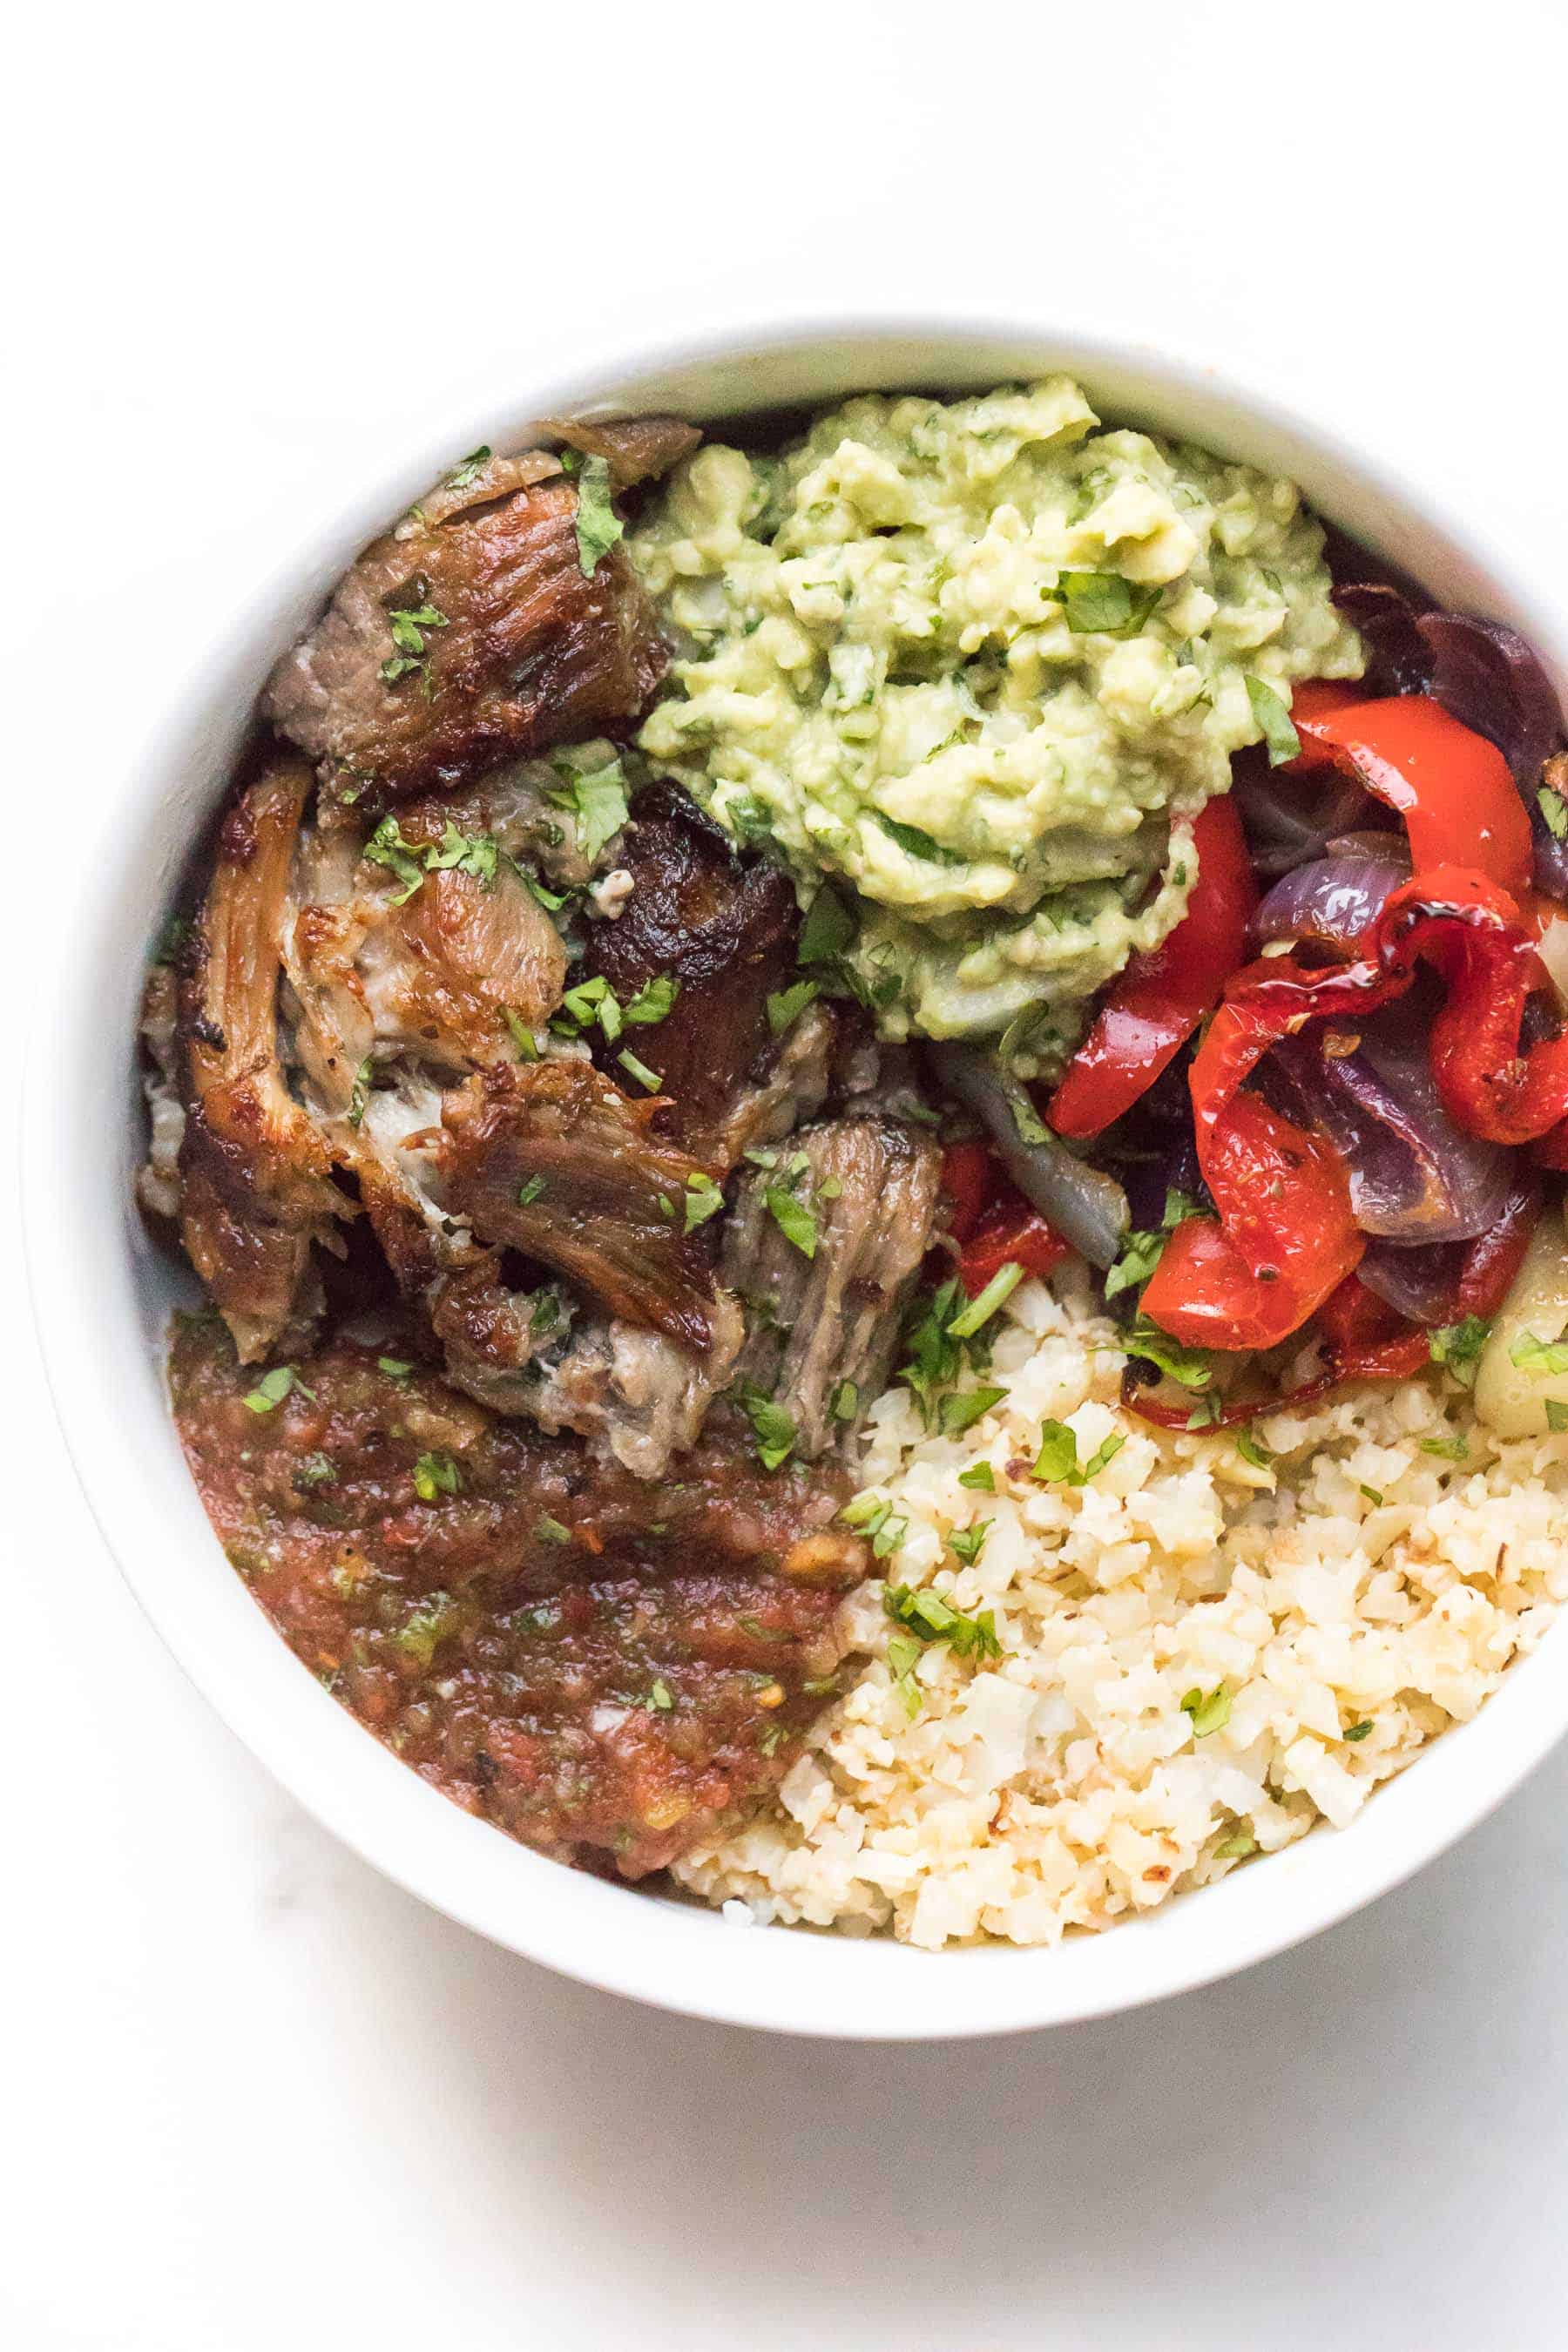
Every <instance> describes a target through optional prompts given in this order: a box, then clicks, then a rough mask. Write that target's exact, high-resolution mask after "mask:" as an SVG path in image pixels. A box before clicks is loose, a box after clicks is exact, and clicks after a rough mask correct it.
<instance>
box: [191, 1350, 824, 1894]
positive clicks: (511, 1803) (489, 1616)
mask: <svg viewBox="0 0 1568 2352" xmlns="http://www.w3.org/2000/svg"><path fill="white" fill-rule="evenodd" d="M388 1366H392V1367H394V1369H390V1370H389V1369H387V1367H388ZM281 1369H282V1370H286V1371H287V1372H288V1375H289V1377H288V1379H287V1380H286V1381H285V1380H283V1379H280V1378H279V1373H278V1372H277V1371H275V1372H273V1373H270V1374H268V1375H265V1376H260V1375H258V1373H257V1372H256V1371H255V1370H253V1369H252V1370H247V1369H246V1368H244V1367H242V1366H240V1365H239V1364H238V1363H237V1361H236V1360H235V1355H234V1349H233V1348H232V1346H231V1344H230V1342H229V1340H228V1339H227V1337H226V1334H225V1332H224V1330H223V1328H222V1326H221V1325H220V1324H219V1323H218V1322H217V1320H216V1318H211V1317H205V1316H204V1317H192V1318H184V1319H183V1321H182V1324H181V1327H180V1328H179V1330H178V1332H177V1334H176V1337H175V1340H174V1349H173V1352H172V1357H171V1362H170V1379H171V1383H172V1387H173V1392H174V1415H175V1421H176V1423H177V1426H178V1429H179V1433H180V1438H181V1442H182V1443H183V1444H184V1449H185V1453H186V1456H187V1458H188V1460H189V1462H190V1465H191V1469H192V1472H193V1474H194V1475H195V1480H196V1484H197V1486H198V1487H199V1489H200V1492H201V1496H202V1500H203V1503H204V1504H205V1507H206V1510H207V1513H208V1516H209V1517H210V1518H211V1520H212V1522H213V1526H214V1528H216V1532H217V1535H218V1538H219V1540H220V1541H221V1542H222V1544H223V1546H224V1549H225V1550H226V1553H227V1555H228V1558H229V1559H230V1560H231V1561H232V1563H233V1565H234V1566H235V1568H236V1569H237V1570H238V1571H239V1573H240V1575H241V1576H242V1577H243V1578H244V1580H245V1581H246V1583H247V1585H248V1586H249V1588H250V1591H251V1592H252V1593H253V1594H254V1596H255V1598H256V1599H257V1600H258V1601H259V1602H260V1604H261V1606H262V1608H263V1609H265V1610H266V1612H267V1613H268V1616H269V1617H270V1618H271V1620H272V1622H273V1623H274V1624H275V1625H276V1626H277V1628H278V1630H279V1633H281V1634H282V1635H283V1637H284V1639H285V1640H286V1641H287V1643H289V1648H290V1649H292V1650H293V1651H294V1653H295V1654H296V1655H297V1656H299V1657H300V1658H301V1659H303V1661H304V1663H305V1664H307V1665H308V1666H310V1668H311V1670H312V1671H313V1672H314V1673H315V1674H316V1675H318V1676H319V1677H320V1678H321V1681H322V1683H323V1684H324V1685H326V1687H327V1688H328V1689H329V1690H330V1691H331V1694H332V1696H334V1697H335V1698H336V1699H338V1700H339V1702H340V1703H341V1704H342V1706H345V1707H346V1708H347V1709H348V1710H349V1712H350V1714H352V1715H354V1716H356V1717H358V1718H359V1720H360V1721H361V1722H362V1723H363V1724H364V1725H366V1726H367V1727H368V1728H369V1729H370V1730H372V1731H374V1733H375V1734H376V1735H377V1737H378V1738H381V1739H383V1740H384V1741H385V1743H386V1745H387V1746H388V1747H389V1748H393V1749H394V1750H395V1752H396V1753H397V1754H398V1755H399V1756H400V1757H401V1758H402V1759H403V1760H404V1762H405V1763H406V1764H411V1765H412V1766H413V1767H414V1769H416V1771H417V1772H418V1773H419V1774H420V1776H421V1778H422V1779H424V1780H428V1781H429V1782H430V1783H431V1784H432V1785H433V1786H434V1787H436V1788H437V1789H439V1790H442V1791H443V1792H444V1794H446V1795H447V1796H448V1797H451V1798H454V1799H455V1800H456V1801H458V1803H459V1804H461V1805H463V1806H464V1807H466V1809H467V1810H468V1811H470V1812H473V1813H479V1814H482V1815H483V1816H484V1817H485V1818H486V1819H488V1820H489V1821H492V1822H495V1823H496V1824H497V1825H498V1826H499V1827H500V1828H501V1829H503V1830H506V1831H508V1832H510V1834H511V1835H513V1836H514V1837H518V1838H521V1839H523V1840H525V1841H526V1843H529V1844H530V1845H532V1846H536V1847H538V1848H540V1849H541V1850H542V1851H543V1852H545V1853H556V1854H560V1855H563V1856H569V1857H571V1858H573V1859H575V1860H578V1861H582V1862H589V1863H593V1864H597V1865H598V1866H600V1867H605V1868H608V1867H612V1866H613V1867H614V1868H615V1869H616V1870H617V1871H619V1872H620V1873H621V1874H622V1875H624V1876H626V1877H628V1878H637V1877H641V1876H643V1875H644V1874H647V1872H649V1871H652V1870H657V1869H659V1868H660V1867H662V1866H663V1865H664V1864H666V1863H668V1861H669V1860H670V1859H671V1857H672V1856H673V1855H674V1854H675V1853H678V1852H679V1851H680V1850H681V1849H682V1848H683V1847H684V1846H686V1845H689V1843H691V1842H692V1840H693V1838H694V1836H695V1835H696V1834H697V1833H698V1832H699V1831H700V1830H701V1829H702V1828H703V1827H704V1826H706V1825H710V1824H711V1823H713V1822H716V1821H717V1820H718V1819H719V1818H720V1817H721V1815H722V1814H723V1813H724V1812H725V1811H728V1810H729V1809H731V1807H734V1806H736V1805H741V1804H744V1803H746V1802H748V1801H752V1800H754V1799H755V1798H757V1797H758V1796H760V1795H761V1794H762V1793H763V1792H764V1791H765V1790H768V1789H769V1788H771V1787H772V1786H773V1784H774V1782H775V1781H776V1780H778V1779H779V1777H780V1776H781V1774H782V1773H783V1772H784V1770H785V1769H787V1768H788V1765H789V1764H790V1762H791V1761H792V1760H793V1758H794V1756H795V1754H796V1753H797V1752H798V1746H797V1743H798V1738H799V1735H800V1733H801V1731H802V1730H803V1728H804V1727H805V1725H806V1724H807V1723H808V1722H810V1721H811V1719H812V1718H813V1717H815V1716H816V1714H817V1713H818V1712H819V1711H820V1709H821V1707H822V1706H823V1704H824V1702H825V1698H826V1696H827V1695H828V1694H829V1693H830V1692H831V1691H832V1689H833V1687H834V1669H835V1664H836V1660H837V1648H836V1645H835V1643H834V1642H833V1639H832V1634H831V1628H832V1621H833V1616H834V1612H835V1611H836V1610H837V1606H838V1602H839V1601H840V1599H841V1597H842V1594H843V1591H844V1589H845V1587H846V1585H847V1584H849V1583H852V1582H854V1581H855V1580H857V1579H858V1577H859V1576H860V1575H862V1574H863V1573H864V1572H865V1567H866V1563H867V1559H868V1554H867V1550H866V1547H865V1545H864V1544H863V1543H862V1542H861V1541H860V1539H859V1538H858V1537H856V1536H854V1535H852V1534H851V1533H850V1532H848V1531H847V1529H845V1528H841V1527H838V1526H836V1525H835V1524H834V1514H835V1513H836V1511H837V1508H838V1506H839V1504H840V1502H841V1500H842V1498H843V1496H844V1495H845V1494H847V1491H848V1486H847V1481H846V1480H845V1479H844V1478H843V1477H842V1476H837V1477H836V1476H835V1475H834V1474H832V1473H824V1472H815V1473H807V1472H805V1471H801V1470H798V1469H794V1468H789V1469H784V1470H782V1471H780V1472H777V1473H775V1474H768V1473H765V1472H763V1471H761V1470H760V1469H758V1468H757V1467H756V1466H755V1465H754V1464H752V1463H751V1462H748V1461H747V1460H745V1459H744V1458H742V1455H741V1454H740V1452H739V1450H738V1449H736V1448H733V1447H731V1448H728V1449H722V1448H721V1447H719V1446H709V1445H703V1446H700V1447H699V1448H698V1449H697V1450H696V1451H695V1452H694V1453H693V1454H691V1455H690V1456H689V1458H688V1460H687V1461H686V1462H684V1463H683V1464H682V1465H681V1472H680V1475H679V1477H677V1478H675V1479H672V1480H670V1481H668V1482H665V1483H661V1484H659V1485H657V1486H654V1485H649V1484H648V1483H647V1482H645V1481H642V1480H639V1479H637V1478H634V1477H632V1476H631V1475H629V1473H626V1472H617V1471H616V1470H613V1469H607V1468H605V1466H604V1465H589V1464H588V1463H587V1461H586V1459H585V1457H584V1454H583V1452H582V1449H581V1447H579V1446H577V1445H575V1444H573V1443H572V1442H571V1441H570V1440H564V1439H562V1440H557V1439H551V1438H548V1437H545V1436H542V1435H541V1434H540V1433H538V1432H537V1431H534V1430H531V1429H530V1428H529V1427H527V1426H526V1425H522V1424H519V1423H515V1422H506V1421H500V1420H498V1419H497V1418H496V1417H495V1416H493V1415H491V1414H489V1413H488V1412H485V1411H484V1410H483V1409H482V1408H481V1407H479V1406H478V1405H476V1404H474V1403H472V1402H470V1401H469V1400H468V1398H466V1397H463V1396H460V1395H458V1392H457V1391H455V1390H453V1389H451V1388H449V1387H447V1384H446V1382H445V1381H441V1380H439V1379H437V1378H436V1377H435V1375H434V1374H432V1373H430V1372H428V1371H426V1370H419V1369H417V1368H415V1367H412V1366H408V1365H405V1364H400V1363H399V1360H397V1359H395V1358H391V1357H378V1355H377V1354H376V1352H375V1351H374V1350H373V1349H366V1348H360V1347H356V1346H353V1345H352V1344H350V1343H349V1342H347V1341H342V1340H339V1341H336V1342H334V1343H333V1344H331V1346H329V1347H327V1348H325V1349H321V1351H320V1352H318V1353H317V1354H315V1355H313V1356H311V1357H310V1358H308V1359H307V1360H304V1361H303V1362H302V1363H301V1364H300V1365H299V1366H298V1367H297V1368H296V1367H285V1368H281Z"/></svg>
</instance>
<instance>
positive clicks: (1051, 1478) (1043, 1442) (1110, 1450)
mask: <svg viewBox="0 0 1568 2352" xmlns="http://www.w3.org/2000/svg"><path fill="white" fill-rule="evenodd" d="M1126 1443H1127V1440H1126V1439H1125V1437H1120V1436H1110V1437H1108V1438H1107V1439H1106V1440H1105V1442H1104V1444H1102V1445H1099V1446H1097V1447H1096V1448H1095V1451H1094V1452H1093V1453H1092V1454H1090V1455H1089V1460H1088V1461H1087V1462H1085V1463H1082V1464H1080V1463H1079V1458H1078V1439H1077V1437H1076V1435H1075V1434H1074V1433H1073V1432H1072V1431H1071V1430H1070V1429H1069V1428H1068V1425H1067V1423H1066V1422H1065V1421H1043V1422H1042V1423H1040V1450H1039V1452H1038V1454H1037V1455H1036V1456H1035V1466H1034V1471H1033V1473H1032V1475H1033V1476H1035V1477H1037V1478H1038V1479H1039V1480H1040V1481H1041V1482H1042V1484H1045V1483H1048V1484H1050V1485H1051V1486H1088V1485H1089V1480H1090V1479H1091V1478H1095V1477H1098V1476H1099V1475H1100V1471H1102V1470H1103V1469H1104V1467H1105V1465H1106V1464H1107V1463H1108V1462H1112V1461H1114V1460H1115V1458H1116V1456H1117V1455H1118V1454H1120V1453H1121V1449H1122V1447H1123V1446H1124V1445H1125V1444H1126Z"/></svg>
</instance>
